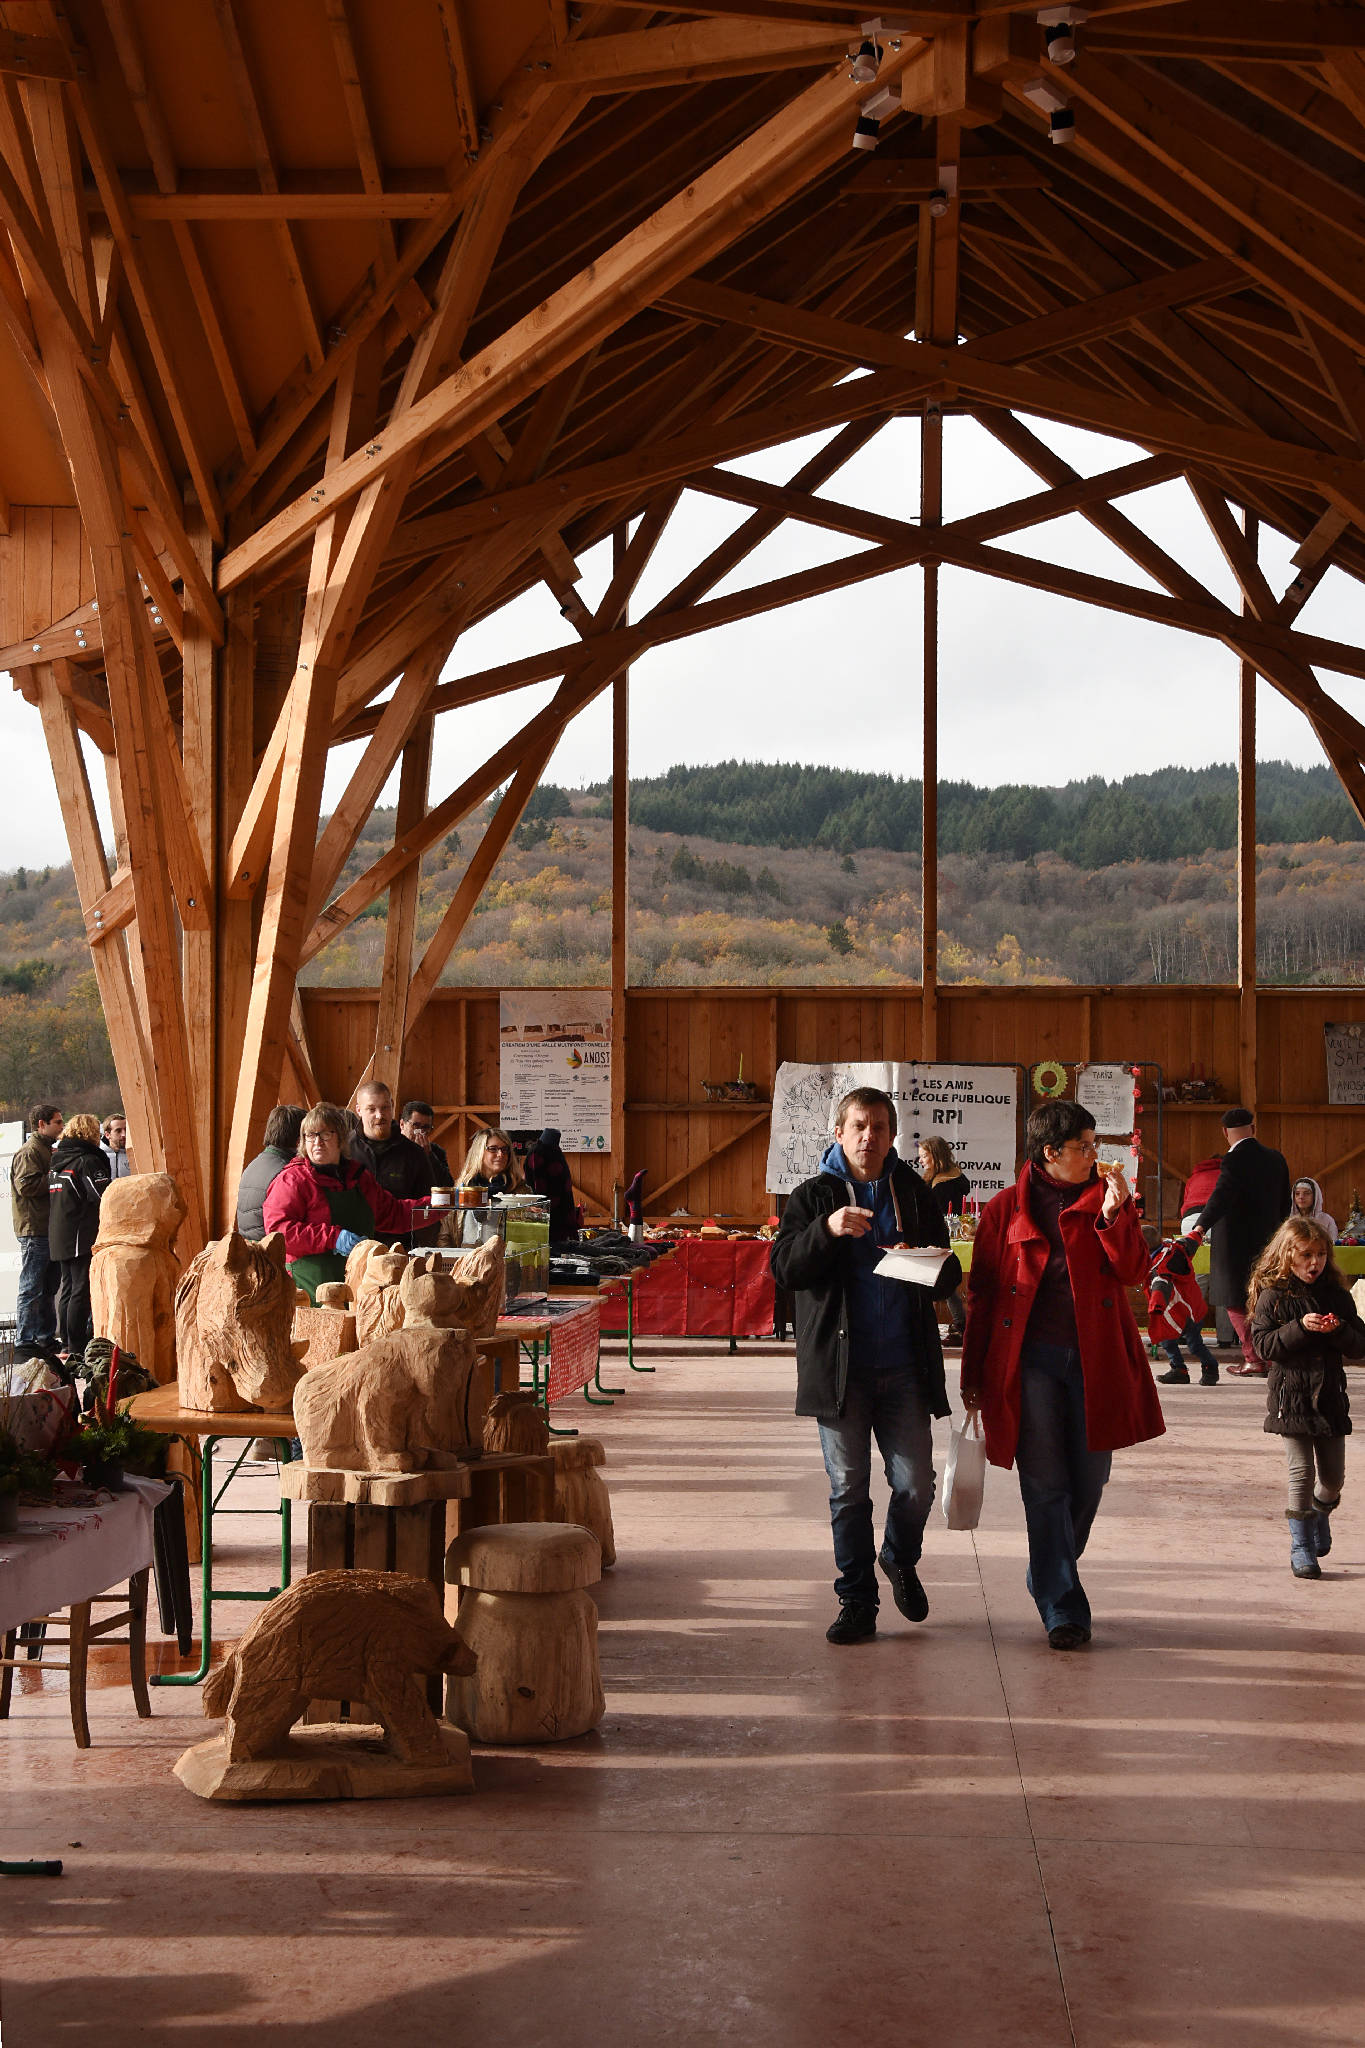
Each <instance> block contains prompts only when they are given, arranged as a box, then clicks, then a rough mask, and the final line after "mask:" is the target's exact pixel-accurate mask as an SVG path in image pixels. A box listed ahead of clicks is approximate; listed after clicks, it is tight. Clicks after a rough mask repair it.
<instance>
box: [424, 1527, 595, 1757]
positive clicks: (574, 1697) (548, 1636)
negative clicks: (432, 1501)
mask: <svg viewBox="0 0 1365 2048" xmlns="http://www.w3.org/2000/svg"><path fill="white" fill-rule="evenodd" d="M601 1573H602V1553H601V1549H600V1547H599V1545H598V1541H597V1538H596V1537H595V1536H594V1535H593V1533H592V1531H591V1530H590V1529H580V1528H573V1527H569V1526H567V1525H565V1524H562V1523H557V1522H506V1523H503V1524H501V1525H499V1526H495V1527H491V1528H486V1529H470V1530H468V1531H467V1532H466V1533H465V1534H464V1535H462V1536H459V1537H457V1539H456V1540H455V1542H454V1543H452V1544H451V1546H450V1549H449V1551H448V1552H447V1554H446V1578H447V1579H448V1580H449V1581H450V1582H451V1584H452V1585H459V1586H462V1587H463V1588H464V1589H465V1590H464V1592H463V1593H462V1595H461V1598H460V1611H459V1618H458V1620H457V1622H456V1624H455V1626H456V1630H457V1632H458V1633H459V1635H460V1636H461V1637H462V1638H463V1640H464V1642H465V1643H466V1644H467V1646H468V1647H469V1649H470V1650H472V1651H473V1653H474V1656H475V1658H476V1659H477V1668H476V1670H474V1671H473V1672H471V1673H469V1674H468V1675H467V1676H466V1675H463V1674H455V1673H452V1675H451V1677H450V1679H449V1681H448V1683H447V1689H446V1713H447V1716H448V1718H449V1719H450V1720H451V1721H453V1722H454V1724H455V1726H456V1727H458V1728H463V1729H464V1730H465V1732H466V1734H468V1735H470V1736H472V1737H473V1739H474V1741H476V1742H505V1743H531V1742H566V1741H568V1740H569V1739H570V1737H572V1736H575V1735H585V1734H586V1733H587V1732H588V1730H589V1729H590V1728H595V1727H596V1726H597V1724H598V1722H599V1721H600V1720H601V1719H602V1716H603V1714H604V1713H605V1712H606V1701H605V1700H604V1698H603V1696H602V1678H601V1672H600V1670H599V1668H598V1661H597V1609H596V1607H595V1605H594V1604H593V1599H592V1595H591V1594H590V1593H589V1592H588V1591H587V1590H586V1589H587V1588H588V1587H589V1586H592V1585H595V1584H596V1583H597V1581H598V1579H599V1578H600V1577H601Z"/></svg>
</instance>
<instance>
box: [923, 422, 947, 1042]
mask: <svg viewBox="0 0 1365 2048" xmlns="http://www.w3.org/2000/svg"><path fill="white" fill-rule="evenodd" d="M942 523H943V415H942V413H941V412H939V411H937V410H934V411H932V412H929V411H926V412H925V414H924V417H923V419H922V421H921V423H920V525H921V526H941V525H942ZM938 578H939V567H938V563H937V562H929V561H927V562H926V563H925V565H924V694H923V733H924V768H923V778H922V780H923V792H924V794H923V801H922V807H921V809H922V817H921V825H920V876H921V884H920V954H921V966H920V981H921V983H922V984H923V990H924V993H923V997H922V1000H921V1009H920V1058H921V1059H925V1060H936V1059H937V1058H938Z"/></svg>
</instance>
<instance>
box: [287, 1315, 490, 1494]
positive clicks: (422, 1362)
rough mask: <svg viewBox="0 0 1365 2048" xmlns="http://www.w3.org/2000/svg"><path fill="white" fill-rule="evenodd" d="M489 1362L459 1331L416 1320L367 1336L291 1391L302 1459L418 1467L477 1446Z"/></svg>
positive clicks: (341, 1465)
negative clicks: (368, 1338) (364, 1341)
mask: <svg viewBox="0 0 1365 2048" xmlns="http://www.w3.org/2000/svg"><path fill="white" fill-rule="evenodd" d="M492 1377H493V1375H492V1369H491V1367H490V1366H489V1365H488V1364H487V1363H486V1361H485V1360H484V1359H483V1357H482V1356H481V1355H480V1353H479V1351H478V1349H477V1347H476V1346H475V1343H474V1340H473V1338H472V1337H468V1336H466V1334H465V1332H464V1331H463V1330H442V1329H437V1328H435V1327H434V1326H433V1325H422V1324H417V1325H415V1326H413V1327H411V1328H406V1329H401V1330H394V1331H393V1332H392V1333H391V1335H389V1336H387V1337H375V1338H372V1339H371V1341H370V1342H369V1343H368V1344H362V1345H361V1347H360V1349H359V1350H358V1351H356V1352H353V1353H352V1354H351V1355H350V1356H349V1357H346V1358H340V1359H338V1360H337V1361H336V1362H335V1363H334V1364H332V1365H320V1366H318V1367H317V1368H316V1369H315V1370H314V1371H312V1372H309V1373H306V1374H305V1375H304V1377H303V1378H302V1379H301V1380H300V1381H299V1383H298V1385H297V1387H296V1388H295V1389H294V1420H295V1422H296V1423H297V1425H298V1432H299V1436H300V1438H301V1440H302V1443H303V1456H304V1462H305V1464H307V1465H309V1466H310V1467H317V1466H321V1467H323V1468H324V1469H325V1470H328V1471H333V1472H421V1471H425V1470H426V1469H427V1467H429V1466H441V1465H453V1464H456V1463H457V1462H458V1461H459V1458H460V1456H461V1455H463V1456H465V1457H468V1456H469V1455H470V1453H471V1451H472V1452H473V1453H474V1455H476V1456H477V1455H478V1454H479V1452H480V1451H481V1449H482V1445H483V1418H484V1412H485V1410H486V1408H487V1406H488V1400H489V1396H490V1394H491V1392H492Z"/></svg>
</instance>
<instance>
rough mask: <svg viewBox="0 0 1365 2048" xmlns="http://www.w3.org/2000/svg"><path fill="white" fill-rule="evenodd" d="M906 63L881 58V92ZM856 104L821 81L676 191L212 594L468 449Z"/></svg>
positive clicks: (235, 565) (340, 474) (813, 147)
mask: <svg viewBox="0 0 1365 2048" xmlns="http://www.w3.org/2000/svg"><path fill="white" fill-rule="evenodd" d="M909 61H910V53H909V52H908V51H906V52H902V53H901V55H899V56H888V57H887V59H886V60H885V63H884V66H883V71H884V73H885V75H886V76H887V79H888V82H889V81H890V79H891V78H894V77H895V76H896V75H897V74H898V73H899V72H900V71H902V70H903V69H904V67H905V66H906V65H907V64H908V63H909ZM853 103H854V93H853V89H852V88H851V87H850V85H849V81H848V79H847V77H846V76H845V75H844V74H843V73H840V74H839V76H838V77H837V78H831V79H824V80H821V81H820V83H819V84H817V85H814V86H811V87H810V88H808V90H807V91H805V92H804V93H801V94H799V95H798V96H797V98H796V99H794V100H793V101H792V102H791V103H790V104H789V105H788V106H786V107H785V108H783V110H782V111H781V113H780V114H778V115H776V116H774V117H773V119H771V120H769V121H768V122H766V123H764V125H763V126H762V127H760V128H759V129H758V130H757V131H756V132H755V133H754V134H753V135H751V136H749V137H748V138H747V139H746V140H745V141H744V142H742V143H740V144H739V145H738V146H737V147H736V148H735V149H733V150H732V151H730V153H729V154H728V155H727V156H725V157H724V158H722V159H721V161H720V162H719V163H718V164H716V165H714V166H713V167H712V168H711V169H710V170H708V171H705V172H703V173H702V175H701V176H700V177H699V178H696V179H694V180H693V182H692V183H691V184H689V185H688V186H687V188H686V190H685V191H683V192H681V193H679V194H678V196H677V197H676V198H674V199H671V200H669V201H667V202H666V203H665V204H664V205H663V206H662V207H660V208H659V209H658V210H657V211H656V212H655V213H653V214H651V215H650V216H649V218H648V219H647V220H645V221H643V222H641V224H640V225H639V227H637V228H635V229H633V230H632V231H631V232H630V233H629V234H627V235H625V236H623V237H622V238H621V240H620V241H619V242H617V243H616V244H615V245H614V246H613V247H611V248H610V249H608V250H606V251H604V252H603V253H602V255H600V256H599V257H598V258H597V259H596V260H595V262H594V263H593V265H592V266H591V268H590V269H589V270H586V271H584V272H582V273H580V274H579V276H577V277H576V278H574V279H572V280H571V281H570V282H569V283H568V284H566V285H563V286H561V287H560V289H559V290H558V291H555V292H553V293H551V295H550V296H549V298H548V299H546V300H544V301H543V303H542V304H541V305H539V306H537V307H536V309H535V311H534V313H533V314H530V315H527V316H525V317H524V318H523V319H521V320H519V321H517V322H515V323H514V324H513V325H512V326H511V327H510V328H509V329H508V330H507V331H506V332H505V333H504V334H502V335H500V336H499V337H498V338H497V340H495V341H493V342H491V343H490V344H489V345H488V346H487V347H486V348H485V349H484V350H482V351H481V353H480V354H479V355H478V356H477V357H476V358H474V360H473V361H472V362H470V363H469V364H467V365H466V366H464V367H462V368H461V369H458V370H456V371H455V372H453V373H452V374H451V375H450V376H448V377H447V378H445V379H444V380H443V381H442V382H441V383H440V384H438V385H437V386H436V387H435V388H434V389H433V390H431V391H429V392H428V393H427V394H426V396H425V397H424V398H422V399H421V400H419V401H418V402H417V403H416V404H413V405H411V406H410V407H409V408H408V410H407V411H406V412H405V413H404V414H403V416H402V418H401V419H399V420H398V421H397V422H395V423H391V424H390V425H388V426H387V427H386V428H385V430H384V432H383V434H382V436H380V437H378V438H377V439H376V440H375V441H374V442H373V443H371V444H370V445H369V446H368V447H367V448H365V449H362V450H360V451H358V453H357V454H356V455H355V456H354V457H352V458H351V460H350V461H349V462H347V463H343V464H341V465H340V467H339V469H338V471H337V473H336V475H335V476H329V478H328V479H327V483H326V487H325V490H324V489H314V490H313V491H311V492H305V493H304V494H303V495H302V496H301V497H298V498H296V499H295V500H294V501H293V503H292V504H290V505H288V506H286V507H285V508H284V510H283V511H281V512H279V513H277V514H276V515H275V517H274V518H273V519H271V520H269V521H267V522H266V524H265V525H264V526H263V527H262V528H260V530H259V531H258V532H257V533H256V534H255V535H253V536H252V538H251V539H250V540H249V541H248V542H246V543H245V544H244V545H243V546H241V547H238V548H236V549H234V550H233V551H232V552H231V553H230V554H229V555H228V556H226V557H225V558H224V560H223V562H222V563H221V564H220V567H219V588H220V590H226V589H230V588H231V587H232V586H233V584H234V583H236V582H238V581H240V580H241V579H242V578H243V577H245V576H247V575H251V574H254V573H257V572H258V571H259V570H261V569H262V568H264V567H266V566H267V565H268V564H269V563H271V562H273V561H274V560H276V559H278V557H279V556H280V555H282V554H287V553H289V552H291V551H292V550H293V549H294V548H296V547H297V546H298V544H299V542H300V541H301V540H303V539H304V538H305V537H306V536H307V535H308V534H309V533H311V532H312V530H313V529H314V527H315V526H317V525H318V524H319V523H320V521H321V520H322V519H323V518H325V517H327V516H328V514H329V513H330V512H332V511H334V510H335V509H336V507H337V506H338V505H339V504H341V503H344V502H345V501H346V500H347V499H348V498H350V497H353V496H355V495H356V494H357V493H359V492H361V491H363V490H365V489H367V488H368V487H369V486H370V485H371V484H372V483H373V482H374V481H375V479H376V478H378V477H380V476H382V475H383V474H384V473H385V472H386V471H387V470H389V469H391V468H392V467H393V466H394V465H395V464H396V463H398V462H400V461H401V462H403V463H404V464H408V463H411V465H412V473H413V474H421V473H422V470H423V463H424V455H423V450H424V444H426V443H427V442H429V441H430V440H431V439H432V437H433V436H436V435H438V434H439V435H440V436H441V447H442V459H444V457H445V456H448V455H449V454H450V453H451V452H452V442H455V443H459V442H464V443H467V442H468V441H469V440H470V439H471V438H472V437H473V435H475V434H477V433H480V432H482V431H484V430H485V429H486V428H487V427H488V426H489V425H490V424H491V423H493V422H495V421H496V420H498V419H499V418H500V417H501V416H502V415H503V414H504V413H505V412H507V411H508V410H509V409H510V408H511V407H512V406H513V405H515V404H517V403H518V402H519V401H520V400H522V399H524V398H526V397H528V396H529V395H530V394H531V393H532V392H534V391H538V390H539V389H540V387H541V386H542V385H543V384H545V383H547V382H548V381H549V379H550V378H551V377H553V376H555V375H557V374H558V373H559V371H560V370H562V369H565V368H567V366H568V365H569V364H570V363H571V362H575V361H577V360H578V358H579V357H580V356H582V355H583V354H585V353H586V352H587V350H588V349H590V348H591V347H592V346H593V345H594V344H595V343H596V342H598V341H600V340H602V339H603V338H604V337H605V336H606V335H608V334H610V333H613V332H614V331H615V330H616V329H618V328H619V327H621V326H623V325H624V324H625V322H626V321H627V320H629V319H630V318H631V316H632V315H633V314H634V313H636V312H639V311H640V310H642V309H643V308H644V307H645V306H647V305H649V304H651V303H652V302H653V301H655V300H657V299H658V298H660V297H662V296H663V294H664V293H666V292H667V291H668V290H669V288H670V286H672V285H673V284H675V283H676V282H678V281H679V280H681V279H682V278H683V277H685V276H687V275H688V274H689V273H690V272H691V271H692V270H693V269H695V268H696V267H697V266H698V265H699V264H702V263H705V262H707V261H708V260H709V259H710V257H711V256H712V255H714V254H715V253H716V252H717V251H719V250H720V249H722V248H724V247H726V246H728V244H729V243H730V242H731V241H733V239H734V238H735V236H736V235H737V234H738V233H739V232H741V231H742V230H743V229H744V228H745V227H747V226H753V225H756V224H757V223H758V222H759V221H761V220H762V219H764V218H765V217H766V216H767V215H768V214H769V213H771V212H772V211H773V209H774V208H776V207H778V206H780V205H782V204H783V203H785V202H786V201H787V200H788V199H789V198H790V197H791V196H792V195H793V193H795V192H796V191H798V190H800V189H801V188H802V186H804V185H805V184H806V183H807V182H808V181H809V179H810V178H811V176H812V175H813V173H814V172H815V171H816V170H818V169H819V168H820V167H821V166H822V165H823V164H825V163H827V162H829V161H831V160H832V158H833V156H834V155H836V154H838V153H840V152H841V151H842V149H843V147H844V143H845V141H846V134H845V130H846V127H847V123H848V120H849V115H850V111H851V108H852V106H853Z"/></svg>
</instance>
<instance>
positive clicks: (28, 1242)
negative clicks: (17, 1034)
mask: <svg viewBox="0 0 1365 2048" xmlns="http://www.w3.org/2000/svg"><path fill="white" fill-rule="evenodd" d="M28 1128H29V1136H28V1138H27V1139H26V1140H25V1142H24V1143H23V1144H22V1145H21V1146H20V1147H19V1150H18V1151H17V1152H16V1153H15V1155H14V1157H13V1159H12V1160H11V1161H10V1169H9V1185H10V1210H11V1213H12V1215H13V1219H14V1235H15V1236H16V1237H17V1238H18V1240H19V1306H18V1311H17V1327H16V1329H15V1336H14V1362H15V1364H16V1365H18V1364H21V1363H22V1362H23V1361H24V1360H25V1359H27V1358H45V1357H47V1356H48V1355H49V1354H50V1355H52V1356H53V1357H55V1356H56V1351H57V1283H58V1281H59V1280H60V1278H61V1271H60V1268H59V1267H58V1266H56V1265H55V1264H54V1263H53V1261H52V1259H51V1257H50V1256H49V1253H48V1244H47V1218H48V1193H47V1176H48V1170H49V1168H50V1167H51V1164H52V1148H53V1146H54V1145H55V1144H56V1142H57V1140H58V1138H60V1137H61V1135H62V1113H61V1111H60V1110H59V1109H58V1107H57V1105H56V1103H55V1102H39V1103H37V1104H35V1106H34V1108H33V1109H31V1110H30V1111H29V1119H28Z"/></svg>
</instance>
